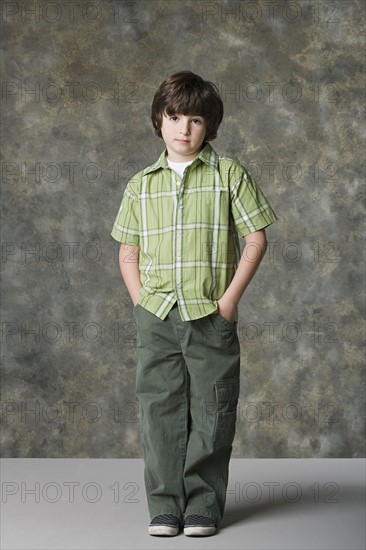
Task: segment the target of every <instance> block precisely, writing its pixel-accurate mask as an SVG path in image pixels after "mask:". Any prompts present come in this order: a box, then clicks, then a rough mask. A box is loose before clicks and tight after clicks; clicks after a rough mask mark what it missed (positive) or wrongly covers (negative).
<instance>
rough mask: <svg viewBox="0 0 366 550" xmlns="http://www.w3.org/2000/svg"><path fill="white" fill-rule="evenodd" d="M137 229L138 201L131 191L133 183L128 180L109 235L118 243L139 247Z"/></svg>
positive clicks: (133, 191)
mask: <svg viewBox="0 0 366 550" xmlns="http://www.w3.org/2000/svg"><path fill="white" fill-rule="evenodd" d="M135 181H136V180H134V182H135ZM139 229H140V223H139V199H138V196H137V194H136V191H135V190H134V189H133V182H132V180H130V181H129V182H128V184H127V186H126V189H125V192H124V194H123V198H122V202H121V205H120V207H119V210H118V214H117V217H116V219H115V221H114V224H113V229H112V232H111V235H112V237H113V238H114V239H116V241H119V242H120V243H124V244H130V245H135V246H139V243H140V231H139Z"/></svg>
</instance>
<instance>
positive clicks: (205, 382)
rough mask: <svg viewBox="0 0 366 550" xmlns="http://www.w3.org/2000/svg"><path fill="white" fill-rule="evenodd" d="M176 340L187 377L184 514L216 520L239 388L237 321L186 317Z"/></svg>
mask: <svg viewBox="0 0 366 550" xmlns="http://www.w3.org/2000/svg"><path fill="white" fill-rule="evenodd" d="M188 328H189V330H187V333H186V335H185V338H184V339H183V342H182V348H183V355H184V359H185V362H186V365H187V368H188V372H189V377H190V388H189V391H190V395H189V397H190V415H191V426H190V432H189V437H188V442H187V451H186V461H185V465H184V472H183V476H184V488H185V494H186V499H187V504H186V509H185V513H184V515H185V516H186V515H189V514H198V515H204V516H207V517H210V518H212V519H213V520H214V521H215V523H216V525H217V524H218V523H219V522H220V520H221V518H222V516H223V513H224V507H225V501H226V491H227V484H228V474H229V461H230V456H231V452H232V443H233V439H234V435H235V428H236V409H237V403H238V398H239V388H240V344H239V339H238V333H237V323H230V322H229V321H227V320H226V319H224V318H223V317H222V316H221V315H220V314H218V313H216V312H215V313H213V314H211V315H208V316H207V317H204V318H202V319H198V320H196V321H192V322H190V324H189V327H188Z"/></svg>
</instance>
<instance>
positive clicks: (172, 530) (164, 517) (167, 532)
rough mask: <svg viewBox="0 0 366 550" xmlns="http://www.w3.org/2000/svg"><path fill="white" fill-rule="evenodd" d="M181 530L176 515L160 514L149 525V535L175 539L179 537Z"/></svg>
mask: <svg viewBox="0 0 366 550" xmlns="http://www.w3.org/2000/svg"><path fill="white" fill-rule="evenodd" d="M179 529H180V521H179V518H177V516H175V515H174V514H160V515H159V516H155V517H154V518H153V519H152V520H151V522H150V525H149V529H148V533H149V535H163V536H167V537H174V535H178V533H179Z"/></svg>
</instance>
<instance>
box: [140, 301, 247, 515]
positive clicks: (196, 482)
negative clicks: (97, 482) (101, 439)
mask: <svg viewBox="0 0 366 550" xmlns="http://www.w3.org/2000/svg"><path fill="white" fill-rule="evenodd" d="M133 313H134V316H135V319H136V325H137V359H138V361H137V370H136V396H137V400H138V403H139V407H140V436H141V445H142V449H143V454H144V463H145V468H144V480H145V489H146V495H147V501H148V508H149V513H150V517H151V519H152V518H153V517H154V516H157V515H159V514H169V513H170V514H175V515H176V516H178V517H179V518H180V519H181V520H182V519H183V518H184V517H185V516H187V515H189V514H197V515H203V516H206V517H210V518H211V519H213V520H214V521H215V523H216V525H218V524H219V522H220V520H221V518H222V516H223V513H224V507H225V501H226V490H227V484H228V474H229V461H230V456H231V452H232V443H233V439H234V435H235V427H236V409H237V404H238V398H239V378H240V345H239V339H238V334H237V322H234V323H231V322H230V321H227V320H226V319H225V318H224V317H222V315H220V314H219V313H218V312H214V313H212V314H210V315H208V316H206V317H203V318H201V319H196V320H194V321H182V320H181V318H180V315H179V311H178V306H177V303H175V305H174V306H173V308H172V309H171V311H170V312H169V314H168V315H167V317H166V318H165V319H164V320H161V319H159V318H158V317H157V316H156V315H154V314H153V313H150V312H149V311H148V310H146V309H145V308H143V307H142V306H140V305H139V304H137V305H136V306H135V307H134V309H133Z"/></svg>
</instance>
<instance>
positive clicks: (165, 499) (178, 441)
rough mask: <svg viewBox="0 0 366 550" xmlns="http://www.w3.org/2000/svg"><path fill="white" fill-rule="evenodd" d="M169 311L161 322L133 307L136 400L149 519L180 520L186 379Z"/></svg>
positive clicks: (177, 338)
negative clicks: (170, 517) (168, 516)
mask: <svg viewBox="0 0 366 550" xmlns="http://www.w3.org/2000/svg"><path fill="white" fill-rule="evenodd" d="M175 309H176V308H173V310H171V312H172V311H175ZM171 312H169V314H168V316H167V317H166V318H165V320H164V321H162V320H161V319H159V318H158V317H157V316H156V315H153V314H152V313H150V312H149V311H147V310H146V309H144V308H143V307H141V306H140V305H139V304H138V305H137V306H136V307H135V308H134V316H135V319H136V324H137V348H136V349H137V359H138V361H137V369H136V396H137V400H138V402H139V405H140V421H141V423H140V426H141V428H140V434H141V443H142V449H143V455H144V463H145V467H144V479H145V489H146V495H147V501H148V508H149V513H150V517H151V518H153V517H154V516H156V515H158V514H164V513H170V514H175V515H176V516H178V517H179V518H181V519H182V517H183V512H184V508H185V491H184V484H183V468H184V461H185V453H186V446H187V437H188V427H187V424H188V402H187V395H188V393H189V388H188V386H189V380H188V376H187V368H186V365H185V362H184V359H183V356H182V352H181V347H180V341H179V339H180V336H179V333H178V332H177V326H176V324H175V323H174V318H173V317H172V315H171ZM178 328H179V327H178Z"/></svg>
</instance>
